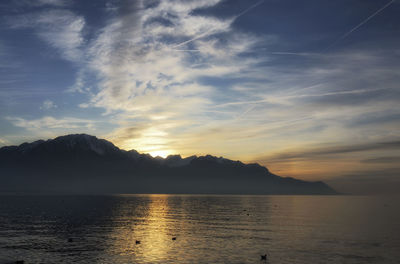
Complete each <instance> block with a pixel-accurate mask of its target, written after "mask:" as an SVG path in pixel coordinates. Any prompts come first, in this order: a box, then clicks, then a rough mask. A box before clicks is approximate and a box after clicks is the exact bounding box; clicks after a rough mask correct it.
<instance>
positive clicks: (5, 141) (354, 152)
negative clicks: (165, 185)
mask: <svg viewBox="0 0 400 264" xmlns="http://www.w3.org/2000/svg"><path fill="white" fill-rule="evenodd" d="M399 12H400V2H398V1H381V0H379V1H378V0H362V1H361V0H358V1H356V0H351V1H348V0H346V1H345V0H338V1H327V0H326V1H325V0H318V1H317V0H306V1H289V0H279V1H278V0H265V1H239V0H227V1H219V0H197V1H152V0H148V1H129V0H114V1H112V0H110V1H106V0H104V1H74V0H18V1H17V0H10V1H3V2H1V3H0V15H1V16H0V17H1V20H0V30H1V34H0V113H1V115H0V145H10V144H20V143H22V142H24V141H31V140H35V139H39V138H52V137H55V136H57V135H63V134H68V133H88V134H92V135H96V136H98V137H102V138H106V139H108V140H110V141H112V142H113V143H114V144H116V145H117V146H119V147H121V148H124V149H136V150H138V151H140V152H147V153H151V154H152V155H162V156H166V155H168V154H176V153H180V154H182V155H183V156H188V155H192V154H200V155H201V154H208V153H209V154H213V155H217V156H224V157H227V158H231V159H240V160H243V161H245V162H259V163H261V164H263V165H266V166H267V167H268V168H269V169H270V170H271V171H272V172H275V173H276V174H278V175H283V176H293V177H297V178H301V179H306V180H324V181H327V182H328V183H331V184H332V185H333V186H335V187H337V188H339V189H340V190H343V191H351V192H359V193H370V192H396V191H397V190H398V187H400V175H399V172H400V166H399V165H398V164H399V161H400V135H399V131H400V130H399V128H400V124H399V119H400V108H399V106H398V105H399V101H400V89H399V83H400V75H399V73H400V60H399V58H400V49H399V47H400V45H399V44H400V41H399V40H400V34H399V33H400V23H399V22H400V19H399V17H398V14H399Z"/></svg>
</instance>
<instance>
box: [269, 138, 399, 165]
mask: <svg viewBox="0 0 400 264" xmlns="http://www.w3.org/2000/svg"><path fill="white" fill-rule="evenodd" d="M332 145H333V144H332ZM376 150H385V151H386V150H400V141H387V142H374V143H364V144H353V145H342V146H340V145H339V146H335V145H333V146H329V147H319V148H309V149H302V150H298V151H286V152H281V153H276V154H273V155H271V156H270V157H268V158H267V159H268V160H269V161H270V162H275V161H279V162H282V161H287V162H288V161H291V160H302V159H311V160H315V159H319V158H322V157H323V156H330V155H337V154H347V153H354V152H366V151H376Z"/></svg>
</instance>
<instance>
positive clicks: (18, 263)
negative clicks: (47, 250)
mask: <svg viewBox="0 0 400 264" xmlns="http://www.w3.org/2000/svg"><path fill="white" fill-rule="evenodd" d="M24 263H25V262H24V261H23V260H17V261H15V264H24Z"/></svg>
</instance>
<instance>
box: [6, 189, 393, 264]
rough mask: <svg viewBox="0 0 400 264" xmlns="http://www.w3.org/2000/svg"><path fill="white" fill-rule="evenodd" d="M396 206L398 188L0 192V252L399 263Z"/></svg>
mask: <svg viewBox="0 0 400 264" xmlns="http://www.w3.org/2000/svg"><path fill="white" fill-rule="evenodd" d="M399 209H400V202H399V199H396V198H395V197H365V196H225V195H215V196H210V195H115V196H48V195H43V196H29V195H2V196H0V260H16V259H24V260H25V263H117V264H118V263H263V262H262V261H260V255H262V254H265V253H267V254H268V258H269V261H268V263H280V264H281V263H282V264H284V263H307V264H309V263H400V210H399ZM173 237H175V238H176V240H172V238H173ZM71 240H72V241H71ZM136 240H139V241H140V244H136V242H135V241H136Z"/></svg>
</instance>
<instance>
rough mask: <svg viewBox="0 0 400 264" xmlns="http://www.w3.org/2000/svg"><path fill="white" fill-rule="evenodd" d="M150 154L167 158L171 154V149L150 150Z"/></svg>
mask: <svg viewBox="0 0 400 264" xmlns="http://www.w3.org/2000/svg"><path fill="white" fill-rule="evenodd" d="M149 154H150V155H151V156H152V157H153V158H155V157H157V156H158V157H162V158H166V157H168V155H171V151H169V150H155V151H150V152H149Z"/></svg>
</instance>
